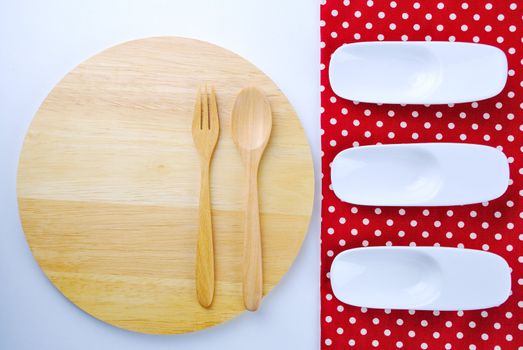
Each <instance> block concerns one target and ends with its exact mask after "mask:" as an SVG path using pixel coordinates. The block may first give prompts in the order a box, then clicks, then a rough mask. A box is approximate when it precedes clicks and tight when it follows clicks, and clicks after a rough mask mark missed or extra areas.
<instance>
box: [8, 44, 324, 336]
mask: <svg viewBox="0 0 523 350" xmlns="http://www.w3.org/2000/svg"><path fill="white" fill-rule="evenodd" d="M203 84H208V85H209V86H213V87H214V88H215V90H216V93H217V96H218V108H219V113H220V139H219V141H218V145H217V148H216V152H215V156H214V161H213V163H212V180H211V197H212V205H213V220H214V242H215V264H216V266H215V269H216V289H215V298H214V302H213V304H212V307H211V308H210V309H205V308H203V307H201V306H200V304H199V303H198V301H197V298H196V290H195V281H194V276H195V251H196V237H197V225H198V219H197V208H198V198H199V174H200V170H199V159H198V154H197V151H196V149H195V147H194V144H193V140H192V135H191V123H192V114H193V108H194V101H195V96H196V91H197V89H198V87H200V86H202V85H203ZM246 86H256V87H258V88H260V89H261V90H262V91H263V92H264V93H265V94H266V95H267V97H268V99H269V102H270V104H271V108H272V111H273V123H274V124H273V129H272V136H271V139H270V142H269V145H268V147H267V150H266V153H265V155H264V158H263V160H262V163H261V167H260V181H259V186H260V210H261V229H262V240H263V271H264V293H265V294H266V293H268V292H269V291H270V290H271V288H273V287H274V286H275V285H276V284H277V283H278V281H279V280H280V279H281V278H282V276H283V275H284V274H285V272H286V271H287V270H288V269H289V267H290V265H291V263H292V262H293V260H294V258H295V257H296V255H297V254H298V251H299V249H300V246H301V243H302V241H303V238H304V236H305V234H306V232H307V228H308V224H309V219H310V215H311V211H312V203H313V195H314V184H313V182H314V176H313V163H312V158H311V153H310V149H309V145H308V142H307V138H306V136H305V134H304V131H303V129H302V127H301V125H300V122H299V120H298V118H297V116H296V113H295V112H294V110H293V108H292V106H291V105H290V103H289V101H288V100H287V99H286V98H285V96H284V95H283V94H282V92H281V91H280V90H279V89H278V87H277V86H276V85H275V84H274V83H273V82H272V81H271V80H270V79H269V78H268V77H267V76H266V75H264V74H263V73H262V72H261V71H260V70H259V69H257V68H256V67H255V66H253V65H252V64H250V63H249V62H247V61H246V60H245V59H243V58H241V57H239V56H237V55H236V54H234V53H232V52H230V51H227V50H225V49H223V48H220V47H217V46H215V45H211V44H209V43H205V42H202V41H197V40H192V39H184V38H176V37H162V38H150V39H142V40H136V41H131V42H127V43H124V44H121V45H118V46H116V47H113V48H110V49H108V50H105V51H103V52H102V53H100V54H98V55H96V56H94V57H92V58H90V59H89V60H87V61H86V62H84V63H82V64H80V65H79V66H78V67H76V68H75V69H74V70H73V71H72V72H70V73H69V74H68V75H67V76H66V77H65V78H64V79H63V80H62V81H61V82H60V83H59V84H58V85H57V86H56V87H55V88H54V89H53V90H52V92H51V93H50V94H49V96H48V97H47V98H46V100H45V101H44V103H43V104H42V106H41V107H40V109H39V111H38V113H37V114H36V117H35V118H34V121H33V122H32V124H31V127H30V129H29V132H28V134H27V137H26V139H25V143H24V146H23V150H22V154H21V158H20V164H19V171H18V185H17V186H18V188H17V192H18V201H19V207H20V216H21V220H22V224H23V228H24V231H25V234H26V236H27V240H28V242H29V245H30V247H31V249H32V251H33V254H34V256H35V258H36V260H37V261H38V263H39V265H40V267H41V268H42V269H43V271H44V272H45V273H46V275H47V276H48V277H49V279H50V280H51V281H52V283H53V284H54V285H55V286H56V287H57V288H58V289H59V290H60V291H61V292H62V293H63V294H64V295H65V296H66V297H67V298H69V299H70V300H71V301H72V302H73V303H74V304H76V305H78V306H79V307H80V308H81V309H83V310H84V311H86V312H87V313H89V314H91V315H92V316H94V317H96V318H98V319H101V320H103V321H105V322H108V323H110V324H113V325H115V326H117V327H121V328H125V329H128V330H133V331H138V332H145V333H159V334H169V333H184V332H190V331H195V330H199V329H202V328H206V327H209V326H212V325H215V324H218V323H220V322H223V321H225V320H228V319H230V318H232V317H234V316H236V315H238V314H239V313H241V312H242V311H244V306H243V299H242V284H241V282H242V281H241V278H242V276H241V271H242V269H241V267H242V245H243V232H242V230H241V227H242V213H243V210H244V206H245V205H244V202H245V179H244V170H243V169H244V168H243V165H242V163H241V160H240V156H239V153H238V151H237V149H236V147H235V146H234V144H233V141H232V139H231V132H230V127H231V125H230V117H231V109H232V106H233V103H234V99H235V97H236V95H237V94H238V92H239V91H240V90H241V89H242V88H244V87H246ZM261 307H263V303H262V306H261Z"/></svg>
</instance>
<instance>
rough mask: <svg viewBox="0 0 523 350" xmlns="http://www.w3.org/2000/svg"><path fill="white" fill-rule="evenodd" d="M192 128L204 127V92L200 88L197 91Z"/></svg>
mask: <svg viewBox="0 0 523 350" xmlns="http://www.w3.org/2000/svg"><path fill="white" fill-rule="evenodd" d="M192 128H193V129H201V128H202V94H201V91H200V88H198V92H197V93H196V102H195V103H194V115H193V120H192Z"/></svg>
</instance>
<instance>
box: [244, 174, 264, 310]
mask: <svg viewBox="0 0 523 350" xmlns="http://www.w3.org/2000/svg"><path fill="white" fill-rule="evenodd" d="M247 182H248V187H247V206H246V211H245V222H244V225H245V227H244V230H245V232H244V246H243V249H244V256H243V259H244V261H243V302H244V304H245V308H246V309H247V310H249V311H256V310H257V309H258V307H259V306H260V302H261V298H262V293H263V275H262V273H263V272H262V271H263V269H262V246H261V230H260V212H259V205H258V164H253V165H252V166H250V167H249V169H248V173H247Z"/></svg>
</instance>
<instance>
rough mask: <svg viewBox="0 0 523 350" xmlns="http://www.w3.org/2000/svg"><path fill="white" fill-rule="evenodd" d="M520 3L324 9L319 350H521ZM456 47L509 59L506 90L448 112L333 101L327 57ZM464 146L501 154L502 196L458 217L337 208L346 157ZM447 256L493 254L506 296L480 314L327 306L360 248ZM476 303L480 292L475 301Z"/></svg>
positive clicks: (451, 211)
mask: <svg viewBox="0 0 523 350" xmlns="http://www.w3.org/2000/svg"><path fill="white" fill-rule="evenodd" d="M522 14H523V2H518V1H517V0H499V1H493V0H490V1H485V0H468V1H458V0H456V1H450V0H444V1H420V0H418V1H412V0H397V1H388V0H383V1H381V0H375V1H372V0H369V1H367V0H350V1H349V0H344V1H343V0H323V1H322V2H321V22H320V25H321V40H322V41H321V84H322V85H321V102H322V108H321V125H322V141H321V144H322V150H323V153H322V157H323V158H322V169H323V170H322V171H323V178H322V188H323V190H322V192H323V193H322V195H323V201H322V229H321V240H322V243H321V263H322V265H321V277H320V279H321V347H322V349H364V350H367V349H408V350H411V349H446V350H448V349H457V350H463V349H479V350H483V349H509V350H511V349H523V323H522V322H523V320H522V317H521V316H522V314H523V313H522V311H521V310H522V307H523V287H522V284H523V273H522V272H523V268H522V264H523V256H522V251H521V244H522V239H523V219H522V218H523V60H522V59H523V42H522V40H523V39H522V33H523V21H522ZM377 40H384V41H400V40H404V41H407V40H408V41H423V40H425V41H430V40H433V41H436V40H437V41H463V42H476V43H484V44H489V45H494V46H497V47H499V48H500V49H502V50H503V51H504V52H505V53H506V55H507V58H508V65H509V71H508V81H507V85H506V87H505V89H504V90H503V91H502V92H501V93H500V94H499V95H498V96H496V97H493V98H491V99H488V100H483V101H477V102H473V103H466V104H455V105H452V104H451V105H433V106H423V105H406V106H400V105H375V104H366V103H357V102H352V101H348V100H344V99H341V98H339V97H337V96H336V95H335V94H334V93H333V92H332V90H331V88H330V85H329V80H328V65H329V60H330V56H331V54H332V53H333V52H334V50H336V48H338V47H339V46H340V45H342V44H344V43H351V42H361V41H377ZM412 142H414V143H415V142H467V143H476V144H485V145H489V146H494V147H498V148H499V149H501V150H503V152H504V153H505V154H506V155H507V157H508V159H509V162H510V172H511V180H510V185H509V188H508V190H507V192H506V193H505V194H504V195H503V196H502V197H501V198H498V199H496V200H493V201H491V202H487V203H481V204H475V205H467V206H454V207H431V208H413V207H405V208H401V207H380V208H378V207H366V206H356V205H351V204H349V203H344V202H342V201H340V200H339V199H338V198H337V197H336V196H335V195H334V193H333V191H332V189H331V180H330V163H331V162H332V160H333V159H334V157H335V156H336V154H337V153H338V152H340V151H342V150H344V149H346V148H349V147H358V146H362V145H374V144H380V143H383V144H386V143H412ZM383 245H387V246H391V245H393V246H414V245H416V246H442V247H459V248H472V249H482V250H485V251H490V252H493V253H496V254H499V255H501V256H502V257H504V258H505V259H506V260H507V261H508V263H509V265H510V267H511V269H512V293H511V296H510V297H509V299H508V300H507V302H505V303H504V304H503V305H501V306H500V307H496V308H491V309H486V310H477V311H464V312H463V311H457V312H443V311H442V312H438V311H434V312H431V311H414V310H409V311H407V310H405V311H400V310H375V309H365V308H357V307H353V306H349V305H346V304H343V303H341V302H340V301H338V300H337V299H336V297H334V296H333V294H332V290H331V286H330V282H329V274H328V273H329V270H330V266H331V263H332V261H333V259H334V257H335V256H336V255H337V254H338V253H340V252H342V251H344V250H346V249H350V248H356V247H362V246H364V247H365V246H383ZM478 292H480V291H478Z"/></svg>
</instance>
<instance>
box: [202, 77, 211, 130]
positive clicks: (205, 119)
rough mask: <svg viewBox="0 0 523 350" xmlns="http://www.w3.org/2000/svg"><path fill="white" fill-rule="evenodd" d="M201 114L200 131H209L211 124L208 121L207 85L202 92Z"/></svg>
mask: <svg viewBox="0 0 523 350" xmlns="http://www.w3.org/2000/svg"><path fill="white" fill-rule="evenodd" d="M202 104H203V113H202V129H210V128H211V124H210V121H209V102H208V99H207V85H205V90H204V92H203V99H202Z"/></svg>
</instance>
